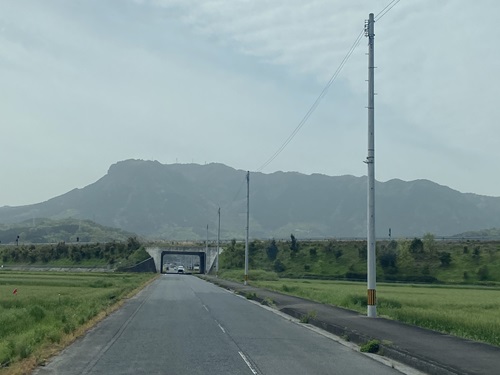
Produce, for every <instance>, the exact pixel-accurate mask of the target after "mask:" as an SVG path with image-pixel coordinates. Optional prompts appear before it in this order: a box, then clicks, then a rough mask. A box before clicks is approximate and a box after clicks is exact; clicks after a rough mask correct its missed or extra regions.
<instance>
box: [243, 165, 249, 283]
mask: <svg viewBox="0 0 500 375" xmlns="http://www.w3.org/2000/svg"><path fill="white" fill-rule="evenodd" d="M249 228H250V172H249V171H247V228H246V229H247V233H246V238H245V281H244V284H245V285H247V283H248V230H249Z"/></svg>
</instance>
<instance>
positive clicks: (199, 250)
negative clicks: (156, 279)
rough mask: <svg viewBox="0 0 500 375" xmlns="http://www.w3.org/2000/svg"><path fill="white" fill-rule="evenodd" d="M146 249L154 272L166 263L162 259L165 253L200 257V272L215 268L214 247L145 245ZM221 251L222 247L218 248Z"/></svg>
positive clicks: (207, 271) (160, 270)
mask: <svg viewBox="0 0 500 375" xmlns="http://www.w3.org/2000/svg"><path fill="white" fill-rule="evenodd" d="M146 251H147V252H148V253H149V255H151V257H152V258H153V260H154V262H155V267H156V272H162V270H163V265H164V264H165V263H166V262H165V260H164V257H165V255H168V254H177V255H195V256H198V257H199V258H200V262H199V264H200V273H203V274H204V273H209V272H210V271H211V270H212V269H214V268H215V261H216V259H217V248H216V247H208V251H207V248H205V247H183V246H152V247H147V248H146ZM220 253H222V248H219V254H220Z"/></svg>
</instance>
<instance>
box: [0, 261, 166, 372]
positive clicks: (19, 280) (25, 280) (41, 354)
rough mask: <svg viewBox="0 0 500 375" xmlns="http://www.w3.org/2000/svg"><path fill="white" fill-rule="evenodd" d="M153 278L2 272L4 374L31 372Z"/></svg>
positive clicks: (1, 359)
mask: <svg viewBox="0 0 500 375" xmlns="http://www.w3.org/2000/svg"><path fill="white" fill-rule="evenodd" d="M155 277H156V275H155V274H144V273H133V274H125V273H66V272H65V273H49V272H13V271H12V272H11V271H8V272H0V364H1V367H0V374H2V375H4V374H5V375H11V374H26V373H29V372H30V371H31V370H32V369H33V368H34V367H36V366H37V365H39V364H42V363H44V362H45V361H46V359H47V358H49V357H50V356H51V355H53V354H55V353H57V352H59V351H60V350H62V349H63V348H64V347H65V346H67V345H68V344H69V343H71V342H72V341H74V340H75V339H76V338H77V337H79V336H81V335H82V334H83V333H85V331H86V330H88V329H89V328H90V327H92V326H93V325H95V324H96V323H97V322H99V321H100V320H102V319H103V318H104V317H105V316H106V315H108V314H109V313H111V312H112V311H114V310H116V309H117V308H119V306H121V304H122V303H123V301H124V299H125V298H127V297H129V296H131V295H133V294H135V293H137V291H139V290H140V289H142V288H143V287H144V286H145V285H146V284H147V283H149V282H151V281H152V280H153V279H154V278H155ZM14 291H16V292H15V293H14Z"/></svg>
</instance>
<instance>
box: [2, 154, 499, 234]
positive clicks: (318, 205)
mask: <svg viewBox="0 0 500 375" xmlns="http://www.w3.org/2000/svg"><path fill="white" fill-rule="evenodd" d="M245 176H246V171H243V170H237V169H234V168H231V167H229V166H226V165H224V164H220V163H210V164H206V165H199V164H161V163H160V162H158V161H144V160H137V159H129V160H124V161H120V162H118V163H115V164H113V165H111V166H110V167H109V169H108V172H107V173H106V175H104V176H103V177H101V178H100V179H98V180H97V181H96V182H94V183H92V184H90V185H88V186H85V187H84V188H77V189H73V190H70V191H68V192H67V193H65V194H62V195H60V196H57V197H54V198H51V199H49V200H47V201H45V202H41V203H36V204H32V205H25V206H17V207H11V206H4V207H0V223H13V222H19V221H23V220H27V219H31V218H32V217H47V218H52V219H62V218H68V217H72V218H76V219H88V220H93V221H95V222H97V223H99V224H102V225H107V226H112V227H117V228H120V229H122V230H126V231H129V232H134V233H137V234H139V235H141V236H145V237H148V238H155V239H160V238H161V239H172V240H183V239H198V240H199V239H205V238H206V226H207V224H208V225H209V236H210V237H211V238H213V237H214V234H215V232H216V227H217V209H218V207H221V209H222V216H221V235H222V238H225V239H230V238H243V237H244V233H245V227H246V186H245V182H246V179H245ZM366 185H367V181H366V176H362V177H355V176H352V175H343V176H328V175H325V174H319V173H313V174H310V175H306V174H302V173H299V172H282V171H278V172H274V173H270V174H264V173H261V172H255V173H251V174H250V233H251V236H252V237H253V238H271V237H275V238H285V237H289V235H290V234H291V233H294V234H295V235H296V236H299V237H302V238H325V237H328V238H331V237H363V236H366ZM375 191H376V200H375V202H376V215H377V217H376V219H377V222H376V231H377V235H378V236H379V237H387V236H388V231H389V228H391V231H392V235H393V236H395V237H414V236H422V235H423V234H425V233H427V232H430V233H433V234H435V235H437V236H451V235H454V234H457V233H462V232H468V231H476V230H483V229H485V228H493V227H500V197H489V196H483V195H477V194H474V193H461V192H459V191H457V190H454V189H452V188H450V187H447V186H444V185H439V184H437V183H435V182H432V181H429V180H424V179H419V180H414V181H403V180H400V179H391V180H389V181H386V182H380V181H377V182H376V190H375ZM382 233H383V234H382ZM384 234H386V235H384Z"/></svg>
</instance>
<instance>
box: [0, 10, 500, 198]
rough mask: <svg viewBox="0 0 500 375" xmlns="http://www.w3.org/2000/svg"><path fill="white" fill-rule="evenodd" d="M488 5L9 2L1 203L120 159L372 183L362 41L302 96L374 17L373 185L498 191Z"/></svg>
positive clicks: (48, 193) (83, 181) (88, 177)
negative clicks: (424, 183)
mask: <svg viewBox="0 0 500 375" xmlns="http://www.w3.org/2000/svg"><path fill="white" fill-rule="evenodd" d="M499 11H500V3H499V2H497V1H496V0H482V1H481V2H471V1H466V0H455V1H449V0H443V1H435V0H405V1H399V0H393V1H389V0H373V1H369V2H368V1H364V0H352V1H349V2H346V1H341V0H318V1H314V2H305V1H302V0H276V1H272V2H253V1H231V0H109V1H105V2H104V1H99V0H88V1H85V2H73V1H68V2H61V1H58V0H46V1H44V2H40V1H35V0H25V1H22V2H20V1H17V0H5V1H2V2H0V43H1V45H2V48H1V49H0V82H2V90H1V91H0V121H1V124H2V126H1V130H2V133H1V139H2V144H1V147H0V156H1V160H2V163H0V175H1V176H2V184H1V189H0V206H3V205H11V206H15V205H24V204H33V203H38V202H41V201H45V200H48V199H50V198H53V197H55V196H57V195H60V194H64V193H66V192H68V191H70V190H72V189H74V188H82V187H84V186H87V185H89V184H92V183H93V182H95V181H97V180H98V179H99V178H101V177H102V176H103V175H105V174H106V173H107V170H108V168H109V167H110V165H112V164H114V163H116V162H118V161H121V160H126V159H131V158H136V159H145V160H158V161H159V162H161V163H183V164H184V163H198V164H205V163H211V162H219V163H224V164H226V165H228V166H231V167H234V168H237V169H241V170H244V171H247V170H250V171H258V170H262V171H265V173H272V172H274V171H278V170H282V171H297V172H301V173H306V174H311V173H322V174H327V175H333V176H336V175H345V174H349V175H354V176H362V175H365V174H366V165H365V164H364V163H363V160H365V158H366V108H365V107H366V105H367V104H366V103H367V99H366V98H367V87H366V79H367V57H366V48H364V46H363V45H360V46H359V47H358V48H355V49H354V50H353V51H352V54H350V55H349V56H348V61H347V63H345V65H343V66H342V67H341V72H340V74H338V75H337V76H335V78H334V84H331V85H330V86H328V87H329V88H328V94H327V95H322V96H321V98H320V100H321V105H316V106H315V107H312V104H314V103H315V101H316V100H317V99H318V98H319V95H321V93H322V90H324V89H325V83H328V82H330V79H331V78H332V77H333V76H332V73H335V72H336V70H337V68H338V67H339V65H340V64H341V62H342V61H343V59H344V57H346V53H347V52H348V51H350V48H351V46H353V41H354V40H356V39H355V38H356V35H358V34H359V32H360V30H361V29H362V27H363V24H364V21H365V19H366V18H367V17H368V14H369V13H375V15H376V20H378V21H379V22H377V26H376V36H375V41H376V42H375V43H376V51H375V66H376V71H375V90H376V93H377V96H376V98H375V101H376V110H375V126H376V139H375V148H376V150H377V154H376V159H377V167H376V176H375V177H376V179H377V180H379V181H387V180H390V179H394V178H397V179H402V180H406V181H409V180H415V179H429V180H432V181H434V182H437V183H439V184H442V185H447V186H449V187H451V188H453V189H456V190H459V191H461V192H472V193H476V194H485V195H492V196H500V176H499V174H498V172H497V171H498V167H497V161H498V160H499V155H498V152H499V151H498V150H500V127H498V124H497V123H496V122H497V119H498V118H500V106H498V105H497V98H498V97H500V75H499V73H498V68H497V65H498V61H499V60H500V56H499V55H500V51H499V50H498V48H496V46H497V45H498V41H497V40H496V26H495V25H496V18H495V16H496V14H498V13H499ZM377 12H378V13H377ZM361 40H364V38H361V39H360V41H361ZM360 44H362V43H360ZM325 94H326V92H325ZM311 109H312V110H313V111H314V113H312V112H311V113H310V114H309V115H308V113H309V112H308V111H309V110H311ZM311 114H312V115H311ZM305 115H306V116H307V117H305ZM301 119H304V121H307V126H304V124H305V122H304V123H302V125H301V123H300V120H301ZM294 129H295V130H296V133H295V134H297V132H298V131H299V130H300V136H295V138H294V136H293V135H292V138H290V140H288V139H287V137H288V136H289V135H290V134H293V132H294ZM292 139H293V142H292ZM284 141H285V143H286V144H285V143H284ZM281 145H284V147H283V148H282V149H281V150H280V149H279V147H280V146H281ZM277 150H278V151H277ZM276 152H278V153H277V154H276V155H275V153H276ZM278 155H279V157H277V156H278Z"/></svg>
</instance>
